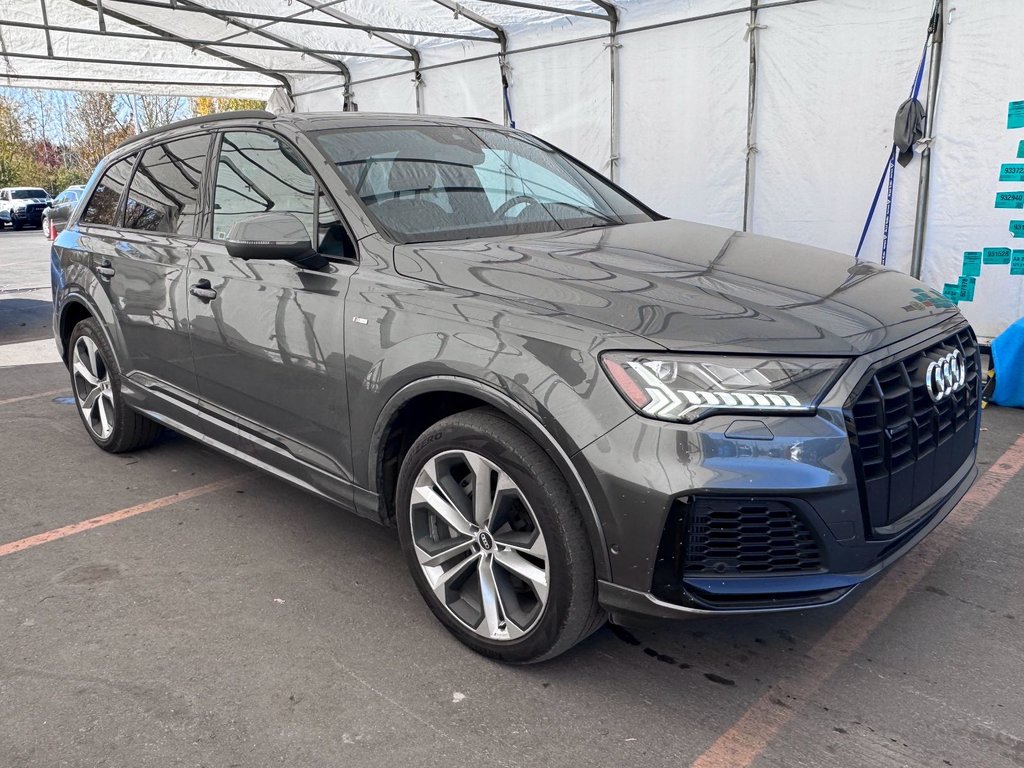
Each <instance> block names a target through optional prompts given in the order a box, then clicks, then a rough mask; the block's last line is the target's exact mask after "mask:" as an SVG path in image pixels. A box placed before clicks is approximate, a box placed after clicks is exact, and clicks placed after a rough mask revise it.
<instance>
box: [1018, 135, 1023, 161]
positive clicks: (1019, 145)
mask: <svg viewBox="0 0 1024 768" xmlns="http://www.w3.org/2000/svg"><path fill="white" fill-rule="evenodd" d="M1017 157H1024V139H1022V140H1021V142H1020V144H1018V145H1017Z"/></svg>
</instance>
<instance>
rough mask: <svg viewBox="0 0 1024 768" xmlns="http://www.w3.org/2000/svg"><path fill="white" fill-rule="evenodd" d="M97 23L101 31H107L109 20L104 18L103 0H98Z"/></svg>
mask: <svg viewBox="0 0 1024 768" xmlns="http://www.w3.org/2000/svg"><path fill="white" fill-rule="evenodd" d="M96 23H97V24H98V25H99V28H100V32H106V31H107V20H106V19H105V18H103V0H96Z"/></svg>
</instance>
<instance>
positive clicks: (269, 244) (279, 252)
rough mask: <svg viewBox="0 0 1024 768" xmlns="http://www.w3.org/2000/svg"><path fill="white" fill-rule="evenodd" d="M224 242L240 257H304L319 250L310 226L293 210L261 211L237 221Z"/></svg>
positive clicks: (269, 259) (282, 259)
mask: <svg viewBox="0 0 1024 768" xmlns="http://www.w3.org/2000/svg"><path fill="white" fill-rule="evenodd" d="M224 244H225V246H226V247H227V249H228V255H229V256H234V257H235V258H238V259H260V260H264V261H301V260H303V259H308V258H309V257H310V256H313V255H315V254H316V251H314V250H313V244H312V243H311V242H310V240H309V233H308V232H307V231H306V228H305V227H304V226H302V222H301V221H299V220H298V218H296V217H295V215H294V214H291V213H257V214H255V215H253V216H249V217H248V218H245V219H242V220H241V221H236V222H235V223H234V224H233V225H232V226H231V231H230V232H229V233H228V239H227V240H226V241H225V243H224Z"/></svg>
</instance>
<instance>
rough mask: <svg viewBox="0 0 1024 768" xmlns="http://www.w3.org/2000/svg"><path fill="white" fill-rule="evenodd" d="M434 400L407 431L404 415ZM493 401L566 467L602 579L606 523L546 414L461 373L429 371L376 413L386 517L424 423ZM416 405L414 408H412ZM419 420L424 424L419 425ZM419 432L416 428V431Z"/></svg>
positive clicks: (376, 475)
mask: <svg viewBox="0 0 1024 768" xmlns="http://www.w3.org/2000/svg"><path fill="white" fill-rule="evenodd" d="M417 405H422V406H428V405H429V406H432V407H431V408H430V409H429V410H427V409H424V412H425V413H429V417H422V418H419V419H415V420H414V421H413V425H414V428H413V429H409V430H408V431H406V428H405V425H404V424H403V415H404V414H408V413H410V412H415V410H414V409H415V406H417ZM479 407H490V408H493V409H494V410H496V411H498V412H499V413H501V414H503V415H505V416H506V417H508V418H509V419H510V420H511V421H512V422H513V423H515V424H516V425H517V426H518V427H519V428H520V429H522V430H523V431H524V432H526V434H528V435H529V436H530V437H531V438H533V439H534V440H535V441H536V442H537V444H538V445H540V446H541V448H542V449H543V450H544V452H545V453H546V454H547V455H548V457H549V458H550V459H551V460H552V461H553V462H554V463H555V466H557V467H558V469H559V470H560V471H561V473H562V476H563V477H564V478H565V480H566V482H567V483H568V485H569V490H570V492H571V493H572V495H573V498H574V499H575V500H576V506H577V507H578V509H579V510H580V514H581V515H582V517H583V522H584V525H585V527H586V531H587V537H588V539H589V541H590V546H591V549H592V551H593V554H594V565H595V568H596V571H597V577H598V578H599V579H608V578H610V577H611V564H610V562H609V558H608V547H607V543H606V541H605V537H604V529H603V527H602V525H601V522H600V518H599V517H598V513H597V508H596V506H595V505H594V500H593V498H592V496H591V494H590V491H589V490H588V489H587V486H586V484H585V483H584V481H583V478H582V477H581V475H580V473H579V471H578V470H577V469H576V466H575V465H574V464H573V462H572V460H571V459H570V457H569V454H568V453H567V452H566V451H565V449H564V448H563V447H562V446H561V444H560V443H559V441H558V440H557V439H556V438H555V436H554V435H552V433H551V431H550V430H549V429H548V428H547V427H545V426H544V424H543V423H542V422H541V420H540V419H539V418H538V417H537V416H535V415H534V414H533V413H531V412H530V411H529V410H528V409H527V408H525V407H524V406H523V405H522V404H520V403H518V402H517V401H515V400H514V399H512V398H511V397H509V396H508V395H507V394H505V393H504V392H502V391H500V390H498V389H496V388H494V387H492V386H489V385H487V384H484V383H483V382H479V381H475V380H472V379H466V378H462V377H459V376H430V377H427V378H423V379H418V380H417V381H414V382H412V383H411V384H407V385H406V386H405V387H403V388H402V389H400V390H399V391H398V392H396V393H395V394H394V395H392V397H391V398H390V399H389V400H388V402H387V404H386V405H385V406H384V408H383V410H382V411H381V413H380V414H379V415H378V417H377V421H376V423H375V425H374V428H373V432H372V433H371V435H370V440H369V451H368V453H369V455H368V464H369V466H368V468H367V469H368V474H367V478H368V481H369V485H370V488H369V490H370V491H372V492H373V493H374V494H376V496H377V498H378V500H379V501H378V503H379V507H380V514H381V519H382V521H383V522H385V523H390V522H391V520H393V517H394V514H395V510H394V491H395V486H396V483H397V477H398V469H399V467H400V465H401V460H402V457H403V456H404V455H405V452H407V451H408V448H409V446H410V445H411V444H412V442H413V441H414V440H415V438H416V437H418V436H419V434H421V433H422V430H423V429H426V428H427V427H429V426H430V425H431V424H435V423H437V422H438V421H440V420H441V419H443V418H445V417H446V416H450V415H452V414H454V413H460V412H462V411H466V410H470V409H472V408H479ZM411 409H413V410H412V411H411ZM420 425H421V426H422V428H420ZM413 432H415V434H412V433H413Z"/></svg>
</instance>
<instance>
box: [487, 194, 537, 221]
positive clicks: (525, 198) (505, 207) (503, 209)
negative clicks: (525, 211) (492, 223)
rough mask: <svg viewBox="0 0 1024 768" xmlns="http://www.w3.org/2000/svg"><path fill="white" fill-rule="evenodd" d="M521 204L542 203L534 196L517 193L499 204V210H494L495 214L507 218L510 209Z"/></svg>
mask: <svg viewBox="0 0 1024 768" xmlns="http://www.w3.org/2000/svg"><path fill="white" fill-rule="evenodd" d="M520 204H526V205H527V206H531V205H540V201H539V200H537V199H536V198H534V197H530V196H529V195H516V196H515V197H510V198H509V199H508V200H506V201H505V202H504V203H502V204H501V205H499V206H498V210H496V211H495V212H494V215H495V216H498V217H500V218H505V216H506V215H507V214H508V212H509V211H511V210H512V209H513V208H515V207H516V206H517V205H520Z"/></svg>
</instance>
